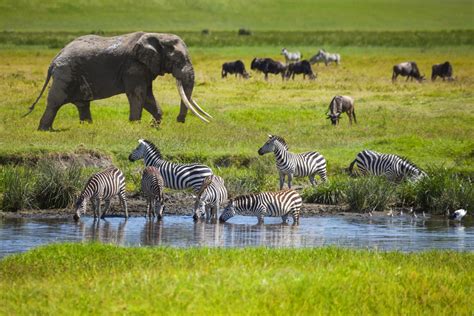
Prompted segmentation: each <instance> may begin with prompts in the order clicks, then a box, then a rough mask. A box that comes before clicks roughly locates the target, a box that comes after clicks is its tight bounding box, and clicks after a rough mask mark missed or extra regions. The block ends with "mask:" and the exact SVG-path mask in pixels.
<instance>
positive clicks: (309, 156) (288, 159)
mask: <svg viewBox="0 0 474 316" xmlns="http://www.w3.org/2000/svg"><path fill="white" fill-rule="evenodd" d="M269 152H273V153H274V154H275V158H276V166H277V169H278V171H279V172H280V190H281V189H283V184H284V182H285V175H286V176H288V188H291V181H292V179H293V176H295V177H306V176H309V181H311V184H312V185H315V184H316V182H315V180H314V177H315V175H319V176H320V178H321V180H322V181H326V180H327V171H326V159H325V158H324V157H323V156H322V155H321V154H320V153H317V152H306V153H301V154H294V153H291V152H289V151H288V145H287V144H286V142H285V140H284V139H283V138H282V137H280V136H276V135H268V140H267V142H266V143H265V144H264V145H263V146H262V147H261V148H260V149H259V150H258V154H259V155H264V154H266V153H269Z"/></svg>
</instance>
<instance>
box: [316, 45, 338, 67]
mask: <svg viewBox="0 0 474 316" xmlns="http://www.w3.org/2000/svg"><path fill="white" fill-rule="evenodd" d="M321 61H324V64H325V65H326V66H327V65H328V64H329V63H331V62H335V63H336V65H339V63H340V62H341V56H340V55H339V54H332V53H328V52H326V51H325V50H324V49H320V50H319V52H318V53H317V54H316V55H314V56H313V57H311V59H310V60H309V62H310V63H311V65H313V64H315V63H318V65H319V63H320V62H321Z"/></svg>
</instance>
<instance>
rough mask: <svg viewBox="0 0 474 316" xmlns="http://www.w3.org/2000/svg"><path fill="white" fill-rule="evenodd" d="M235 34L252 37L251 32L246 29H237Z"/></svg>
mask: <svg viewBox="0 0 474 316" xmlns="http://www.w3.org/2000/svg"><path fill="white" fill-rule="evenodd" d="M237 34H239V35H252V32H251V31H250V30H248V29H239V31H238V32H237Z"/></svg>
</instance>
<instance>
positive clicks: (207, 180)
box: [197, 174, 214, 198]
mask: <svg viewBox="0 0 474 316" xmlns="http://www.w3.org/2000/svg"><path fill="white" fill-rule="evenodd" d="M213 178H214V175H212V174H211V175H210V176H207V177H205V178H204V180H203V181H202V184H201V187H200V188H199V191H198V193H197V196H198V198H200V197H201V195H202V194H203V193H204V191H205V190H206V189H207V187H209V185H210V184H211V183H212V179H213Z"/></svg>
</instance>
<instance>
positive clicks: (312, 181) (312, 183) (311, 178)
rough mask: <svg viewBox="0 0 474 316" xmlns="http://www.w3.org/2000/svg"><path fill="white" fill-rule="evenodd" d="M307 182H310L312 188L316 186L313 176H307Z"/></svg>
mask: <svg viewBox="0 0 474 316" xmlns="http://www.w3.org/2000/svg"><path fill="white" fill-rule="evenodd" d="M309 182H311V185H312V186H316V180H314V174H310V175H309Z"/></svg>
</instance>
